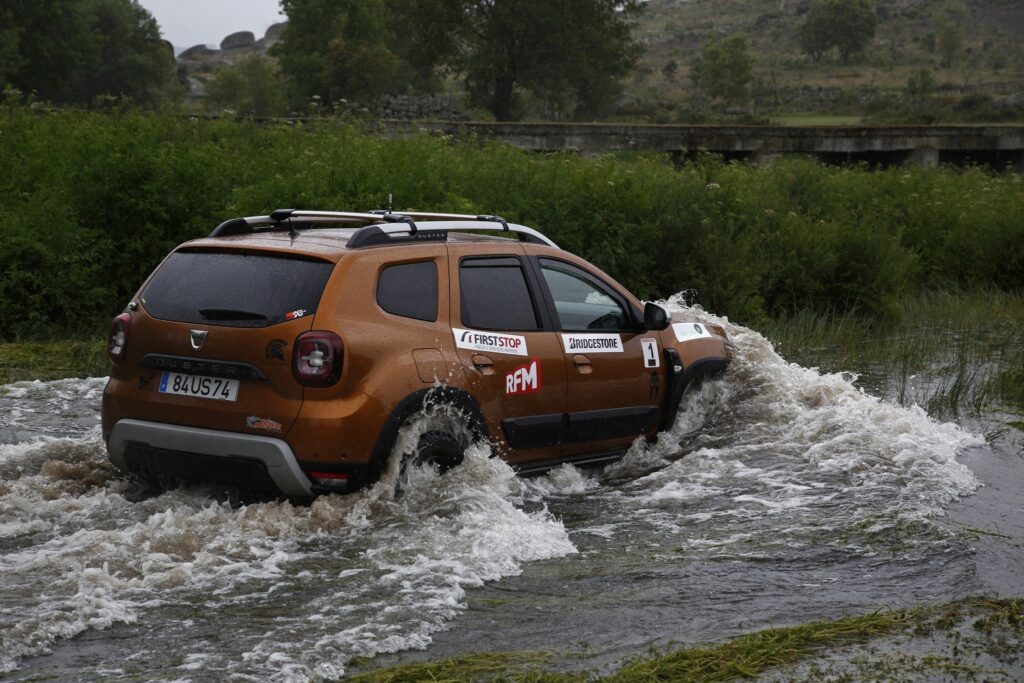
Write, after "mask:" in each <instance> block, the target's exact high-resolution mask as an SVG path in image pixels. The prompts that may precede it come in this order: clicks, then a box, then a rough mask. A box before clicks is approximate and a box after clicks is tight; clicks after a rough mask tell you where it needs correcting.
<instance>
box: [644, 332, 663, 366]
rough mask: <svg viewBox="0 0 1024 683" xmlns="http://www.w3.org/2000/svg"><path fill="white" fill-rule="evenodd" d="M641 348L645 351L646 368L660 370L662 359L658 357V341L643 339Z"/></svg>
mask: <svg viewBox="0 0 1024 683" xmlns="http://www.w3.org/2000/svg"><path fill="white" fill-rule="evenodd" d="M640 346H642V347H643V349H644V367H645V368H660V367H661V359H660V358H659V357H658V340H657V339H641V340H640Z"/></svg>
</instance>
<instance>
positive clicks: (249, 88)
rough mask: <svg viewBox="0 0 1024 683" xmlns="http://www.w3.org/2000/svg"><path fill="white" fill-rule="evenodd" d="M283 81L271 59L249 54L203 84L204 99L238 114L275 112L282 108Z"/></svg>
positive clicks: (283, 102)
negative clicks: (205, 95)
mask: <svg viewBox="0 0 1024 683" xmlns="http://www.w3.org/2000/svg"><path fill="white" fill-rule="evenodd" d="M283 86H284V81H283V79H282V78H281V74H280V71H279V69H278V66H277V64H276V63H275V62H274V60H272V59H269V58H267V57H264V56H262V55H252V56H250V57H247V58H246V59H244V60H242V61H241V62H239V63H238V64H237V65H236V66H229V67H225V68H222V69H221V70H220V71H218V72H217V73H216V74H215V75H214V77H213V79H212V80H211V81H210V82H209V84H208V85H207V86H206V94H207V99H208V100H209V102H210V104H211V105H213V106H214V107H217V108H219V109H224V108H227V109H232V110H234V111H235V113H237V114H248V115H253V116H276V115H280V114H282V113H284V112H285V110H286V106H287V105H286V102H285V96H284V90H283Z"/></svg>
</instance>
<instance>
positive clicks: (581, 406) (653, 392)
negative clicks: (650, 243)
mask: <svg viewBox="0 0 1024 683" xmlns="http://www.w3.org/2000/svg"><path fill="white" fill-rule="evenodd" d="M534 264H535V266H536V269H537V272H539V274H540V277H539V279H540V280H541V282H542V283H543V287H544V292H543V293H544V295H545V297H547V301H548V305H549V307H551V308H553V315H554V317H555V321H554V323H555V329H556V330H557V331H558V336H559V344H560V347H561V348H560V350H561V351H562V353H563V355H564V357H565V361H566V371H567V389H566V399H567V401H566V404H567V413H568V423H567V426H566V429H565V433H564V434H563V440H564V452H565V454H566V455H569V456H572V455H578V454H580V453H601V452H604V451H614V450H620V449H622V448H624V447H627V446H628V445H629V444H630V443H631V442H632V441H633V440H634V439H635V438H636V437H637V436H640V435H643V434H649V433H651V432H653V431H654V429H655V428H656V425H657V418H658V413H659V405H660V404H661V401H662V397H663V394H664V372H665V369H664V367H663V366H664V363H663V362H662V349H661V342H660V340H659V339H658V335H657V334H655V333H648V332H645V331H642V330H641V329H639V325H638V322H637V321H636V320H635V316H634V315H633V314H632V313H631V311H630V305H629V302H628V301H627V300H626V299H625V297H623V295H622V294H621V293H620V292H619V291H617V289H616V288H615V287H613V286H611V285H610V284H609V283H608V282H607V281H605V280H604V279H603V278H602V277H600V276H599V275H598V274H596V273H594V272H592V271H590V270H589V269H586V268H584V267H583V266H582V265H580V264H577V263H571V262H569V261H567V260H562V259H558V258H550V257H540V258H537V259H536V260H535V261H534Z"/></svg>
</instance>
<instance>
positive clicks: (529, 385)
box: [505, 358, 540, 396]
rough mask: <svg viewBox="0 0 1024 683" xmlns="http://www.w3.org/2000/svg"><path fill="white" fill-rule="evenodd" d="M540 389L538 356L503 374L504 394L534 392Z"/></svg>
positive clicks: (512, 394)
mask: <svg viewBox="0 0 1024 683" xmlns="http://www.w3.org/2000/svg"><path fill="white" fill-rule="evenodd" d="M538 391H540V358H534V359H533V360H531V361H530V362H529V363H527V364H526V365H520V366H519V367H518V368H516V369H515V370H513V371H512V372H509V373H508V374H506V375H505V395H506V396H516V395H518V394H536V393H537V392H538Z"/></svg>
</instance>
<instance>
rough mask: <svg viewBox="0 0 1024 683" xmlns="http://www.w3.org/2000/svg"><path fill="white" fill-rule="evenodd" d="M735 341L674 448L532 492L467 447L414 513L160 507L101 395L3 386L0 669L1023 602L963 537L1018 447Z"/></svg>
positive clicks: (598, 644)
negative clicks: (121, 472) (124, 467)
mask: <svg viewBox="0 0 1024 683" xmlns="http://www.w3.org/2000/svg"><path fill="white" fill-rule="evenodd" d="M685 314H686V315H687V316H688V317H695V318H696V319H704V320H707V321H717V320H718V319H717V318H714V317H713V316H710V315H708V314H706V313H703V312H702V311H698V310H689V311H686V313H685ZM726 326H727V329H728V330H729V333H730V335H731V336H732V339H733V341H734V343H735V346H736V361H735V362H734V364H733V366H732V368H731V369H730V371H729V372H728V374H727V375H726V376H725V377H724V378H723V379H721V380H719V381H716V382H712V383H709V384H707V385H705V386H704V387H703V388H702V389H701V391H700V392H697V393H693V394H692V395H690V396H688V398H687V400H686V404H685V406H684V408H683V413H682V414H681V415H680V419H679V420H678V421H677V424H676V427H675V428H674V429H673V430H672V432H671V433H668V434H663V435H661V437H660V439H659V441H658V443H657V444H655V445H653V446H650V445H646V444H637V445H636V446H634V449H633V450H632V451H631V452H630V454H629V455H628V456H627V457H626V459H625V460H623V461H622V462H620V463H617V464H615V465H613V466H610V467H608V468H605V469H604V470H597V471H594V470H591V471H580V470H576V469H574V468H571V467H564V468H562V469H559V470H556V471H554V472H552V473H549V474H548V475H546V476H544V477H540V478H534V479H521V478H517V477H516V476H514V475H513V473H512V471H511V470H510V469H509V468H508V467H507V466H506V465H504V464H503V463H502V462H500V461H498V460H495V459H492V458H490V457H489V452H488V450H487V448H486V447H484V446H483V445H476V446H474V447H473V448H472V449H471V451H470V452H469V454H468V455H467V459H466V462H465V463H464V464H463V465H462V466H460V467H458V468H456V469H455V470H453V471H452V472H450V473H448V474H447V475H445V476H437V475H435V474H433V473H432V472H429V471H424V472H418V473H415V476H414V478H413V479H414V480H413V481H412V483H411V484H410V485H409V486H408V487H407V490H406V493H405V495H404V496H403V497H400V498H399V499H397V500H396V499H395V498H394V496H393V495H392V493H391V492H392V490H393V488H394V487H393V479H392V478H391V477H390V476H389V477H386V478H385V481H383V482H382V483H381V484H380V485H378V486H376V487H374V488H373V489H370V490H368V491H365V492H362V493H359V494H355V495H352V496H346V497H338V496H330V497H323V498H320V499H318V500H317V501H316V502H315V503H313V504H312V505H311V506H308V507H294V506H292V505H290V504H288V503H260V504H250V505H238V504H237V503H236V504H234V505H232V504H231V503H230V502H229V501H227V500H225V498H224V496H223V495H222V494H220V493H219V492H216V491H213V490H206V489H202V488H192V489H186V490H177V491H172V492H168V493H164V494H162V495H159V496H156V497H153V496H149V497H147V496H145V495H143V493H142V492H141V491H140V490H137V489H135V488H133V485H132V484H131V483H129V482H126V481H124V480H122V479H120V478H117V477H115V476H114V474H113V472H112V471H111V470H110V469H109V467H108V465H107V461H106V456H105V454H104V450H103V445H102V440H101V437H100V432H99V416H98V410H99V400H100V395H101V393H102V389H103V385H104V381H105V380H103V379H91V380H62V381H57V382H50V383H19V384H15V385H9V386H6V387H2V388H0V672H7V674H6V676H7V677H9V678H10V679H11V680H19V679H21V678H32V679H33V680H36V678H37V677H42V678H51V677H52V678H54V679H63V680H101V679H102V680H116V679H118V678H136V677H138V676H140V675H142V676H143V677H145V678H153V679H166V680H188V679H190V680H195V681H199V680H226V679H233V680H264V679H267V678H273V679H279V680H307V679H308V678H309V677H310V676H311V675H313V674H321V675H323V676H326V677H334V676H339V675H341V674H343V673H344V672H345V670H346V667H347V663H348V662H349V660H351V659H353V658H354V657H367V656H368V657H374V656H378V658H377V660H376V662H377V663H380V664H388V663H394V662H400V661H405V660H409V659H433V658H439V657H444V656H449V655H453V654H460V653H466V652H479V651H498V650H501V651H507V650H521V649H541V650H549V651H555V652H558V653H562V654H563V655H564V656H562V657H559V658H558V662H559V663H560V665H561V666H564V667H566V668H595V667H596V668H598V669H601V668H602V667H610V666H613V665H614V663H615V662H617V661H620V660H621V658H623V657H625V656H630V655H635V654H638V653H642V652H644V651H646V649H647V648H648V647H649V646H652V645H654V646H667V645H669V644H670V643H695V642H705V641H709V640H714V639H719V638H722V637H726V636H729V635H732V634H735V633H738V632H743V631H748V630H754V629H758V628H764V627H766V626H769V625H782V624H795V623H804V622H807V621H811V620H813V619H818V618H825V617H834V616H838V615H841V614H847V613H863V612H868V611H871V610H874V609H879V608H893V607H901V606H909V605H914V604H919V603H923V602H944V601H947V600H950V599H952V598H954V597H958V596H962V595H967V594H977V593H982V592H984V593H989V594H1006V595H1019V594H1020V593H1021V592H1022V591H1021V590H1020V586H1022V585H1024V569H1022V567H1024V563H1022V562H1021V560H1022V559H1024V557H1022V555H1024V553H1022V551H1021V549H1020V544H1019V543H1018V544H1015V543H1007V542H1004V541H1003V540H1002V539H1000V538H998V537H989V536H979V535H978V534H977V533H976V532H974V531H972V530H973V529H978V528H986V529H991V530H998V531H999V532H1000V533H1002V534H1005V535H1007V536H1009V537H1011V538H1018V539H1020V538H1024V527H1022V521H1021V515H1020V498H1019V496H1018V495H1017V493H1016V492H1017V491H1019V490H1020V486H1021V484H1022V483H1024V482H1022V479H1024V477H1022V476H1021V474H1020V472H1019V469H1020V466H1021V464H1022V462H1024V461H1022V459H1021V457H1020V455H1018V454H1017V453H1016V451H1015V448H1016V445H1015V444H1014V443H1011V440H1010V439H1008V438H1002V439H1001V440H1000V439H997V440H995V442H994V443H992V444H988V443H986V442H985V440H984V439H983V438H981V437H980V436H978V434H980V433H982V432H983V431H984V430H985V425H984V424H981V423H980V422H979V423H966V422H965V423H963V424H961V425H957V424H953V423H941V422H938V421H935V420H933V419H930V418H929V417H928V416H927V415H926V414H925V413H924V412H923V411H922V410H920V409H919V408H904V407H898V406H896V405H894V404H893V403H890V402H887V401H886V400H884V398H885V397H886V396H887V395H888V392H889V391H890V390H889V389H887V387H886V385H885V381H884V378H883V380H882V381H880V382H878V383H877V384H876V385H875V386H871V387H868V388H867V389H865V388H863V387H861V386H859V385H858V384H857V383H856V382H854V381H852V380H853V378H852V377H850V376H844V375H838V374H823V373H819V372H817V371H815V370H810V369H806V368H802V367H800V366H798V365H795V364H790V363H787V362H785V361H784V360H783V359H781V358H780V357H779V356H778V355H777V354H776V353H775V352H774V350H773V349H772V347H771V345H770V344H769V343H768V342H767V341H766V340H765V339H764V338H763V337H761V336H760V335H759V334H757V333H755V332H752V331H750V330H747V329H745V328H742V327H738V326H734V325H726ZM879 396H880V397H882V398H879ZM406 437H407V438H410V439H412V438H415V434H414V433H411V434H407V435H406ZM979 487H980V488H979ZM0 676H2V674H0Z"/></svg>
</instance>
